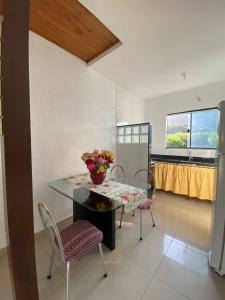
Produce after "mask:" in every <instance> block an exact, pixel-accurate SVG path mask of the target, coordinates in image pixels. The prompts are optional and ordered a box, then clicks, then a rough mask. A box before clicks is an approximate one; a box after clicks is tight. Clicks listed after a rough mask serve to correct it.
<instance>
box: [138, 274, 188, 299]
mask: <svg viewBox="0 0 225 300" xmlns="http://www.w3.org/2000/svg"><path fill="white" fill-rule="evenodd" d="M187 299H188V298H186V297H184V296H183V295H181V294H180V293H178V292H177V291H176V290H174V289H173V288H171V287H169V286H168V285H166V284H164V283H163V282H161V281H160V280H158V279H153V281H152V283H151V284H150V286H149V288H148V289H147V290H146V292H145V294H144V296H143V298H142V300H187Z"/></svg>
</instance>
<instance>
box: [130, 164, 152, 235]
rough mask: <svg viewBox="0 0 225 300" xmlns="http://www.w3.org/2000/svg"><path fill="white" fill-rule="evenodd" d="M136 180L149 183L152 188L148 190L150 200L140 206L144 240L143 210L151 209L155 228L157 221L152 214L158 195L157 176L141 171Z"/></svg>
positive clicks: (135, 175) (137, 173)
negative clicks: (154, 200) (156, 187)
mask: <svg viewBox="0 0 225 300" xmlns="http://www.w3.org/2000/svg"><path fill="white" fill-rule="evenodd" d="M134 179H135V180H142V181H145V182H147V183H150V186H151V188H150V189H149V190H148V198H146V201H145V202H144V203H142V204H141V205H139V206H138V208H139V210H140V240H142V211H143V209H149V211H150V214H151V219H152V226H153V227H155V221H154V217H153V213H152V208H151V206H152V204H153V199H154V197H155V194H156V189H155V176H154V174H153V173H152V172H151V171H148V170H146V169H140V170H138V171H137V172H136V173H135V174H134Z"/></svg>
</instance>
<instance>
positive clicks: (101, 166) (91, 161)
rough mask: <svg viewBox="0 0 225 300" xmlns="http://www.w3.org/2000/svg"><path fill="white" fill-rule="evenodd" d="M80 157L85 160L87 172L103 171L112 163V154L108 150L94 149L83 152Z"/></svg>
mask: <svg viewBox="0 0 225 300" xmlns="http://www.w3.org/2000/svg"><path fill="white" fill-rule="evenodd" d="M81 159H82V160H83V161H84V162H85V164H86V166H87V168H88V170H89V173H96V174H99V173H105V172H106V170H107V169H108V168H109V167H110V164H112V163H113V160H114V155H113V153H112V152H111V151H108V150H101V151H100V150H94V151H93V152H84V153H83V154H82V156H81Z"/></svg>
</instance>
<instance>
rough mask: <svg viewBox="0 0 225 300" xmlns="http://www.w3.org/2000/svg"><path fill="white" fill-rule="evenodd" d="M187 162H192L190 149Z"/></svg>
mask: <svg viewBox="0 0 225 300" xmlns="http://www.w3.org/2000/svg"><path fill="white" fill-rule="evenodd" d="M188 160H189V161H191V160H192V156H191V149H189V151H188Z"/></svg>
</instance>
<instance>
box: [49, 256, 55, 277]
mask: <svg viewBox="0 0 225 300" xmlns="http://www.w3.org/2000/svg"><path fill="white" fill-rule="evenodd" d="M54 258H55V253H54V251H52V255H51V261H50V266H49V270H48V275H47V279H51V278H52V268H53V263H54Z"/></svg>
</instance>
